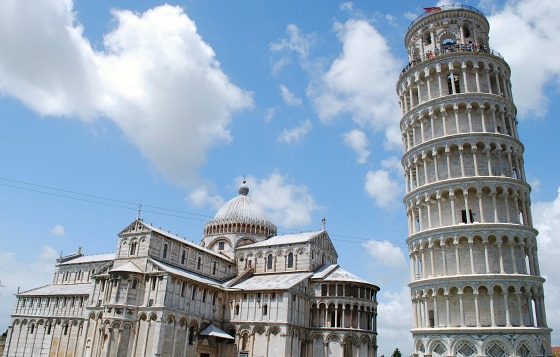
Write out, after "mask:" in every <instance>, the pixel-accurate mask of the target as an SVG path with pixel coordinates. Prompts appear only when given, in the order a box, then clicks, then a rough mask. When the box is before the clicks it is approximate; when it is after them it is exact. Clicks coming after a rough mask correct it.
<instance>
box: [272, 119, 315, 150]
mask: <svg viewBox="0 0 560 357" xmlns="http://www.w3.org/2000/svg"><path fill="white" fill-rule="evenodd" d="M312 128H313V125H312V124H311V121H310V120H304V121H302V122H301V123H300V124H299V125H298V126H296V127H295V128H292V129H284V131H283V132H282V133H281V134H280V135H278V139H277V140H278V142H280V143H286V144H293V143H297V142H300V141H301V139H302V138H303V137H304V136H305V135H307V134H308V133H309V132H310V131H311V129H312Z"/></svg>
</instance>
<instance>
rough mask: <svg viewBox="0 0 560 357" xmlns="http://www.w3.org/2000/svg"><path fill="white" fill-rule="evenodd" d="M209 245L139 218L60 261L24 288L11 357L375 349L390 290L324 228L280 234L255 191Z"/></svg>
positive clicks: (344, 354) (232, 208)
mask: <svg viewBox="0 0 560 357" xmlns="http://www.w3.org/2000/svg"><path fill="white" fill-rule="evenodd" d="M248 193H249V188H248V187H247V185H246V184H245V183H243V184H242V185H241V186H240V188H239V195H238V196H237V197H235V198H233V199H232V200H230V201H229V202H227V203H226V204H224V206H223V207H222V208H221V209H220V210H219V211H218V213H217V214H216V216H215V217H214V218H213V219H212V220H210V221H209V222H207V223H206V225H205V227H204V234H203V239H202V241H201V243H200V245H196V244H194V243H191V242H188V241H186V240H183V239H180V238H179V237H177V236H175V235H173V234H170V233H169V232H165V231H163V230H161V229H159V228H156V227H153V226H152V225H149V224H146V223H144V222H143V220H142V219H140V218H138V219H136V220H135V221H134V222H132V223H131V224H130V225H128V226H127V227H126V228H125V229H124V230H123V231H122V232H120V233H119V235H118V243H117V248H116V251H115V253H112V254H100V255H90V256H85V255H83V254H82V253H81V250H80V251H79V252H78V253H76V254H72V255H69V256H64V257H61V258H60V259H58V260H57V261H56V266H55V274H54V279H53V281H52V283H50V284H48V285H45V286H42V287H38V288H36V289H32V290H28V291H24V292H20V293H18V294H17V295H16V303H15V307H14V310H13V315H12V318H11V323H10V326H9V329H8V336H7V340H6V348H5V350H4V354H3V356H5V357H12V356H13V357H15V356H26V357H27V356H57V357H58V356H64V357H70V356H84V357H90V356H119V357H120V356H123V357H124V356H142V357H145V356H196V357H221V356H240V357H260V356H306V357H308V356H309V357H311V356H325V357H326V356H341V357H350V356H352V357H354V356H368V357H376V351H377V325H376V320H377V300H376V295H377V292H378V291H379V288H378V287H377V286H375V285H373V284H371V283H369V282H367V281H365V280H363V279H361V278H359V277H357V276H355V275H353V274H351V273H349V272H348V271H346V270H344V269H343V268H341V267H340V266H339V265H338V264H337V258H338V255H337V252H336V250H335V248H334V246H333V244H332V241H331V240H330V238H329V235H328V233H327V232H326V230H325V229H324V228H325V227H324V224H323V229H322V230H319V231H315V232H309V233H300V234H291V235H282V236H277V235H276V226H275V225H274V224H273V223H271V222H270V221H269V220H268V219H267V216H266V214H265V212H264V211H263V210H262V208H261V207H259V206H258V205H257V204H256V203H255V202H254V201H253V200H252V199H251V198H250V197H249V196H248Z"/></svg>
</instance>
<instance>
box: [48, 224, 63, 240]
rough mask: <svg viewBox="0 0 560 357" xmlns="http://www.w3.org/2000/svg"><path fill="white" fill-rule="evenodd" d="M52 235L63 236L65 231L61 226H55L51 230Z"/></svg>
mask: <svg viewBox="0 0 560 357" xmlns="http://www.w3.org/2000/svg"><path fill="white" fill-rule="evenodd" d="M51 233H52V234H54V235H55V236H59V237H60V236H63V235H64V233H65V229H64V227H63V226H61V225H60V224H55V225H54V227H52V228H51Z"/></svg>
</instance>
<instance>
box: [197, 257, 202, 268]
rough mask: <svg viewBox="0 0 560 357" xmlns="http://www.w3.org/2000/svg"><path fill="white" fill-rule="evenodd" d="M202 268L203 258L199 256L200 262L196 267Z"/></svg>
mask: <svg viewBox="0 0 560 357" xmlns="http://www.w3.org/2000/svg"><path fill="white" fill-rule="evenodd" d="M200 268H202V258H201V257H198V263H197V264H196V269H198V270H200Z"/></svg>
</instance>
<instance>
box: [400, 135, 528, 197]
mask: <svg viewBox="0 0 560 357" xmlns="http://www.w3.org/2000/svg"><path fill="white" fill-rule="evenodd" d="M467 140H468V138H454V139H450V140H449V141H448V142H447V143H441V144H439V143H437V144H434V146H433V147H430V148H422V149H423V150H421V151H420V150H418V151H415V152H411V153H410V155H405V156H403V160H402V166H403V169H404V176H405V180H406V181H405V183H406V195H407V196H408V195H409V194H410V193H411V192H413V191H416V190H418V189H420V188H422V187H423V186H426V185H430V184H432V183H441V182H443V181H446V180H452V179H457V180H464V179H465V178H471V179H474V180H478V181H481V179H485V180H486V181H488V180H494V178H498V179H501V178H506V177H507V178H511V179H514V180H509V182H511V183H512V184H513V183H515V182H517V183H519V184H524V182H525V165H524V163H525V160H524V159H523V155H522V152H521V150H520V147H519V146H518V145H516V143H512V142H507V141H502V140H499V141H498V140H496V141H494V140H488V141H487V142H484V141H482V140H483V139H481V140H479V141H475V143H476V144H475V145H474V146H473V145H472V144H471V143H470V142H469V141H467ZM475 140H476V139H475ZM405 197H406V196H405Z"/></svg>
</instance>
